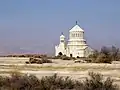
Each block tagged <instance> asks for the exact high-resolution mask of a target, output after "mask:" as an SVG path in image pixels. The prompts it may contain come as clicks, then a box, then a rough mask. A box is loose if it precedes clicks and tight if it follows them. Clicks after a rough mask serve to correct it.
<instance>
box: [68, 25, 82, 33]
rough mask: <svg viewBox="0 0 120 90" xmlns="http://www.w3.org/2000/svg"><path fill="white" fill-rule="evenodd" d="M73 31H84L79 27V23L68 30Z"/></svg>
mask: <svg viewBox="0 0 120 90" xmlns="http://www.w3.org/2000/svg"><path fill="white" fill-rule="evenodd" d="M73 31H81V32H84V30H83V29H82V28H80V26H79V25H75V26H74V27H73V28H72V29H71V30H70V31H69V32H73Z"/></svg>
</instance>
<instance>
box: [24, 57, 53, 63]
mask: <svg viewBox="0 0 120 90" xmlns="http://www.w3.org/2000/svg"><path fill="white" fill-rule="evenodd" d="M25 63H26V64H34V63H36V64H43V63H52V61H51V60H48V59H47V58H45V57H44V58H29V61H26V62H25Z"/></svg>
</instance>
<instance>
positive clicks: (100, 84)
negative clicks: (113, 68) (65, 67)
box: [84, 72, 119, 90]
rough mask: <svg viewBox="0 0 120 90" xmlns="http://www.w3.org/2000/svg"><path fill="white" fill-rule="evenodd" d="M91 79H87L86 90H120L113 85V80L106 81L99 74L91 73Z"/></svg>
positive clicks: (107, 79)
mask: <svg viewBox="0 0 120 90" xmlns="http://www.w3.org/2000/svg"><path fill="white" fill-rule="evenodd" d="M89 76H90V79H88V78H86V80H85V82H84V85H85V88H86V89H85V90H119V89H118V86H117V85H113V80H112V79H111V78H110V77H108V78H106V79H105V80H104V78H103V76H102V75H101V74H99V73H93V72H89Z"/></svg>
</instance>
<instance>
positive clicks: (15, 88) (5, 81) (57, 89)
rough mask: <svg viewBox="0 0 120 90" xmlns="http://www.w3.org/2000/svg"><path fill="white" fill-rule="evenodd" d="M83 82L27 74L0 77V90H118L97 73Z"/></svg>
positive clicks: (55, 75)
mask: <svg viewBox="0 0 120 90" xmlns="http://www.w3.org/2000/svg"><path fill="white" fill-rule="evenodd" d="M89 76H90V77H89V78H86V80H84V81H80V80H73V79H71V78H70V77H62V76H57V74H54V75H53V76H45V77H42V78H41V79H38V78H37V77H36V76H33V75H27V74H24V75H23V74H16V73H14V74H12V75H11V76H10V77H2V76H0V90H63V89H64V90H70V89H74V90H118V86H117V85H113V80H111V79H110V78H109V77H108V78H107V79H104V78H103V76H102V75H101V74H99V73H93V72H90V73H89Z"/></svg>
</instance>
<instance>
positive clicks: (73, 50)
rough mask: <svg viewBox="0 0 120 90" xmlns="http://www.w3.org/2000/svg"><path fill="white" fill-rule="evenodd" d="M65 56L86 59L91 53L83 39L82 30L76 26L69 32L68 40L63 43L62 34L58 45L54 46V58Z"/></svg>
mask: <svg viewBox="0 0 120 90" xmlns="http://www.w3.org/2000/svg"><path fill="white" fill-rule="evenodd" d="M59 53H61V54H62V55H66V56H69V57H88V56H89V55H90V54H92V53H93V49H92V48H91V47H89V45H88V44H87V42H86V40H85V39H84V30H83V29H82V28H81V27H80V26H79V25H78V24H77V21H76V25H75V26H74V27H73V28H72V29H70V30H69V40H68V41H67V42H66V41H65V36H64V34H63V33H62V34H61V36H60V43H59V45H57V46H55V56H57V55H59Z"/></svg>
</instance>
